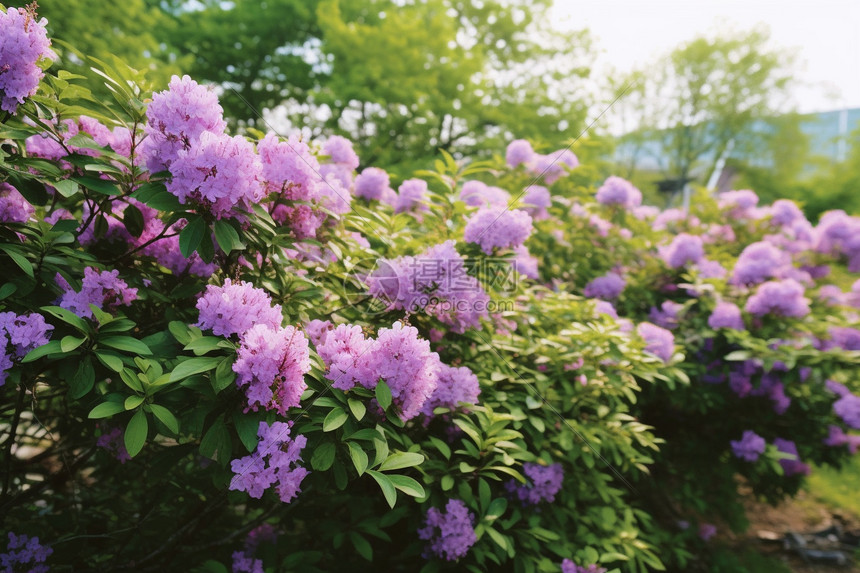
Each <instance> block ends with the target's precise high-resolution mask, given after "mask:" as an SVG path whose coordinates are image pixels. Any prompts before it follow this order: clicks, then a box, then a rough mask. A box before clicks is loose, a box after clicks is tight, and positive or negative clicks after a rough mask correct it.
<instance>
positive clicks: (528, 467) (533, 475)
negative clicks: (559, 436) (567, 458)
mask: <svg viewBox="0 0 860 573" xmlns="http://www.w3.org/2000/svg"><path fill="white" fill-rule="evenodd" d="M523 473H524V474H525V477H526V483H524V484H521V483H519V482H517V481H514V480H510V481H509V482H507V483H506V484H505V488H506V489H507V490H508V491H509V492H510V493H512V494H513V495H514V496H515V497H516V498H517V499H519V500H520V502H521V503H522V504H523V505H538V504H539V503H542V502H547V503H552V502H553V501H555V496H556V494H557V493H558V492H559V491H561V486H562V482H563V481H564V470H563V469H562V467H561V464H550V465H548V466H543V465H540V464H533V463H526V464H523Z"/></svg>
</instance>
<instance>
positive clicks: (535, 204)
mask: <svg viewBox="0 0 860 573" xmlns="http://www.w3.org/2000/svg"><path fill="white" fill-rule="evenodd" d="M522 202H523V208H522V209H523V211H525V212H526V213H528V214H529V215H531V216H532V218H533V219H535V220H539V219H546V218H547V217H548V216H549V214H548V213H547V209H548V208H549V206H550V205H552V195H550V193H549V189H547V188H546V187H543V186H542V185H529V186H528V187H526V189H525V193H524V194H523V197H522Z"/></svg>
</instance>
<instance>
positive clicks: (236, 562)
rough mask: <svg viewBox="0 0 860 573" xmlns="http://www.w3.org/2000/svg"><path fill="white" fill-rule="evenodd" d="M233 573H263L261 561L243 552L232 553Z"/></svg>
mask: <svg viewBox="0 0 860 573" xmlns="http://www.w3.org/2000/svg"><path fill="white" fill-rule="evenodd" d="M231 570H232V571H233V573H264V572H265V569H263V560H262V559H255V558H254V556H253V555H248V554H247V553H246V552H244V551H234V552H233V567H232V569H231Z"/></svg>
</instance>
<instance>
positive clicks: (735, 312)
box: [708, 301, 745, 330]
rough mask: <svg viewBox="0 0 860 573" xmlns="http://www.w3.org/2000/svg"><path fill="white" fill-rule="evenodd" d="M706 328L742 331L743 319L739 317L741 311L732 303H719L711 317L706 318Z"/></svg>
mask: <svg viewBox="0 0 860 573" xmlns="http://www.w3.org/2000/svg"><path fill="white" fill-rule="evenodd" d="M708 326H710V327H711V328H730V329H733V330H744V328H745V327H744V319H743V317H741V309H740V308H738V305H736V304H734V303H731V302H728V301H720V302H719V303H717V306H716V307H714V311H713V312H712V313H711V316H709V317H708Z"/></svg>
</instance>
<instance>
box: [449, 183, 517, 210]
mask: <svg viewBox="0 0 860 573" xmlns="http://www.w3.org/2000/svg"><path fill="white" fill-rule="evenodd" d="M460 200H461V201H462V202H464V203H465V204H466V205H468V206H470V207H487V206H490V207H507V205H508V202H509V201H510V200H511V194H510V193H508V192H507V191H505V190H504V189H502V188H501V187H491V186H490V185H487V184H486V183H484V182H483V181H478V180H472V181H466V182H465V183H463V188H462V189H461V190H460Z"/></svg>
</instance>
